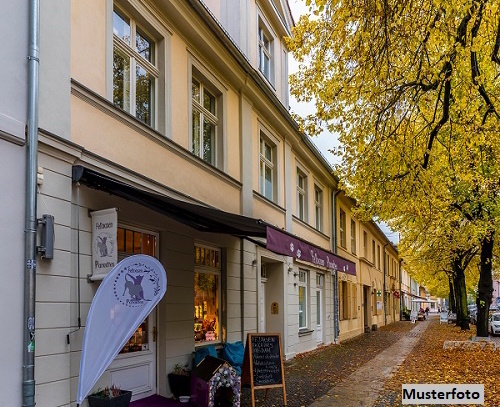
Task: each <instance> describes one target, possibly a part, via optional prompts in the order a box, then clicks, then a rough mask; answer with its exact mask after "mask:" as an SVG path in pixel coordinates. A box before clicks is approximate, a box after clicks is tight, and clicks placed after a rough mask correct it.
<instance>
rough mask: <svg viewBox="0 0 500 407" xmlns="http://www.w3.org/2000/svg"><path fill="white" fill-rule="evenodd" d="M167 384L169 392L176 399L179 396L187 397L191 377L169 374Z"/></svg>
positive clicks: (189, 391)
mask: <svg viewBox="0 0 500 407" xmlns="http://www.w3.org/2000/svg"><path fill="white" fill-rule="evenodd" d="M168 384H169V386H170V391H171V392H172V394H173V395H174V397H175V398H177V399H178V398H179V397H180V396H189V395H190V394H191V376H188V375H180V374H175V373H169V374H168Z"/></svg>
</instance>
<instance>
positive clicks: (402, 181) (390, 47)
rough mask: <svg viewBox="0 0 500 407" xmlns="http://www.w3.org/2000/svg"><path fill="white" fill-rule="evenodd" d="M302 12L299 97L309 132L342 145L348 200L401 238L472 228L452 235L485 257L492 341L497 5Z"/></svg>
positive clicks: (386, 5)
mask: <svg viewBox="0 0 500 407" xmlns="http://www.w3.org/2000/svg"><path fill="white" fill-rule="evenodd" d="M306 4H308V5H309V6H310V14H309V15H308V16H303V17H301V18H300V20H299V21H298V22H297V24H296V26H295V28H294V31H293V37H292V38H290V39H289V41H288V46H289V48H290V50H291V51H292V53H293V55H294V56H295V58H296V59H297V60H298V61H299V71H298V72H297V73H296V74H294V75H292V77H291V91H292V94H293V95H294V96H295V97H296V98H297V99H298V100H299V101H314V103H315V106H316V112H315V113H314V114H312V115H309V116H308V117H306V118H305V119H304V120H303V121H302V122H301V125H302V129H303V130H304V131H306V132H307V133H310V134H316V133H318V132H319V131H320V129H322V128H324V127H326V128H328V130H329V131H331V132H335V133H336V134H338V135H339V140H340V142H341V144H342V150H341V151H339V152H338V154H339V155H341V158H342V162H341V164H340V166H339V168H338V170H339V176H340V177H341V180H343V181H344V182H345V189H346V190H347V192H348V194H349V195H351V196H352V197H354V198H355V199H356V200H357V201H358V202H359V203H360V210H362V211H363V212H364V213H365V214H366V215H367V216H370V217H372V216H373V217H376V218H379V219H381V220H384V221H386V222H388V223H389V224H390V225H391V226H393V228H394V229H398V230H402V231H403V237H404V231H409V230H412V226H413V225H414V224H417V225H418V227H417V230H420V229H421V228H420V226H421V224H422V223H423V222H430V221H432V222H439V221H443V225H440V226H442V227H443V229H446V228H450V227H452V225H460V226H462V225H467V228H468V230H470V233H468V234H467V237H466V238H465V237H463V236H460V235H459V234H455V233H451V234H450V235H451V236H454V239H455V238H456V241H454V247H461V246H460V245H461V244H462V243H463V244H464V246H463V247H464V250H468V248H469V247H470V246H471V243H472V245H473V246H476V247H477V248H478V249H479V252H480V262H481V263H480V264H481V270H480V278H479V285H478V300H477V304H478V322H477V332H478V335H479V336H486V335H487V308H488V305H487V304H489V303H490V301H491V295H492V279H491V269H492V259H493V243H494V237H495V233H496V231H497V228H498V216H499V210H500V205H499V203H500V202H499V200H500V164H497V162H498V161H499V160H498V159H497V157H498V156H499V154H500V133H499V132H500V115H499V111H500V53H499V51H500V15H499V13H500V9H499V7H500V3H499V2H497V1H487V0H467V1H466V0H454V1H448V0H418V1H406V0H373V1H362V0H350V1H338V0H306ZM421 212H426V213H433V216H432V217H430V216H427V215H425V213H424V214H422V213H421ZM436 213H441V214H442V215H441V216H439V215H435V216H434V214H436ZM420 218H421V219H420ZM419 219H420V220H419ZM444 220H446V222H444ZM423 230H424V232H423V233H426V234H427V233H430V232H426V231H425V229H423ZM428 237H429V239H430V238H431V236H430V235H429V236H428ZM485 304H486V305H485Z"/></svg>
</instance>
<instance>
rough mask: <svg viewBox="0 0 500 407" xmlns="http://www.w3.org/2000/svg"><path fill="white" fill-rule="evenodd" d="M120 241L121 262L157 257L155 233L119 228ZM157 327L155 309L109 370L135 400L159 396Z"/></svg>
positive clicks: (116, 382)
mask: <svg viewBox="0 0 500 407" xmlns="http://www.w3.org/2000/svg"><path fill="white" fill-rule="evenodd" d="M117 240H118V242H117V246H118V260H122V259H124V258H125V257H128V256H131V255H133V254H148V255H151V256H154V257H157V251H158V246H157V244H158V235H157V234H155V233H154V232H150V231H145V230H142V229H137V228H131V227H119V228H118V239H117ZM156 327H157V312H156V309H154V310H153V311H152V312H151V314H149V316H148V317H147V318H146V320H145V321H144V322H143V323H142V324H141V325H140V326H139V328H137V330H136V331H135V333H134V335H132V337H131V338H130V340H129V341H128V342H127V344H126V345H125V346H124V347H123V349H122V350H121V352H120V353H119V354H118V356H117V357H116V358H115V360H114V361H113V362H112V363H111V365H110V366H109V368H108V371H109V374H110V382H111V383H112V384H115V385H117V386H119V387H121V388H122V389H126V390H131V391H132V400H138V399H142V398H144V397H148V396H151V395H153V394H156V382H157V366H156V359H157V356H156V351H157V349H156V338H157V328H156ZM110 334H112V333H110Z"/></svg>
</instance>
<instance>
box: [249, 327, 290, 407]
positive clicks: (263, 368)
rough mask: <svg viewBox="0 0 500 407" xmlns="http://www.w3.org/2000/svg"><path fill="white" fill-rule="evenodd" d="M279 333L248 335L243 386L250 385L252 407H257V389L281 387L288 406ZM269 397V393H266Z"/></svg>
mask: <svg viewBox="0 0 500 407" xmlns="http://www.w3.org/2000/svg"><path fill="white" fill-rule="evenodd" d="M281 349H282V348H281V336H280V334H279V333H259V334H248V336H247V342H246V345H245V356H244V359H243V371H242V376H241V381H242V384H249V385H250V388H251V392H252V407H255V389H266V390H269V389H271V388H276V387H281V388H282V389H283V402H284V405H285V406H286V389H285V372H284V370H283V355H282V351H281ZM266 397H267V392H266Z"/></svg>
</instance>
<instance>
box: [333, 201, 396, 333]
mask: <svg viewBox="0 0 500 407" xmlns="http://www.w3.org/2000/svg"><path fill="white" fill-rule="evenodd" d="M354 205H355V202H354V201H353V200H352V199H350V198H348V197H346V196H345V195H344V194H343V193H341V194H339V196H338V204H337V207H338V209H337V219H338V223H337V235H336V236H337V242H336V243H337V253H338V254H339V255H340V256H342V257H345V258H347V259H349V260H351V261H353V262H354V263H355V264H356V270H357V273H356V275H348V274H346V273H339V277H338V296H339V321H340V323H339V325H340V337H339V339H340V340H341V341H342V340H345V339H348V338H352V337H354V336H357V335H359V334H361V333H363V332H369V331H370V330H375V329H378V327H380V326H384V325H387V324H390V323H392V322H395V321H399V319H400V308H401V306H400V300H399V299H400V297H401V286H400V280H401V279H400V262H399V257H398V252H397V248H396V247H395V246H394V244H393V243H392V242H391V241H390V240H389V239H388V238H387V236H386V235H385V234H384V232H383V231H382V230H381V229H380V227H379V226H378V225H377V224H376V223H374V222H364V221H359V220H358V219H356V218H355V217H354V216H353V214H352V210H351V209H352V207H353V206H354Z"/></svg>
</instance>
